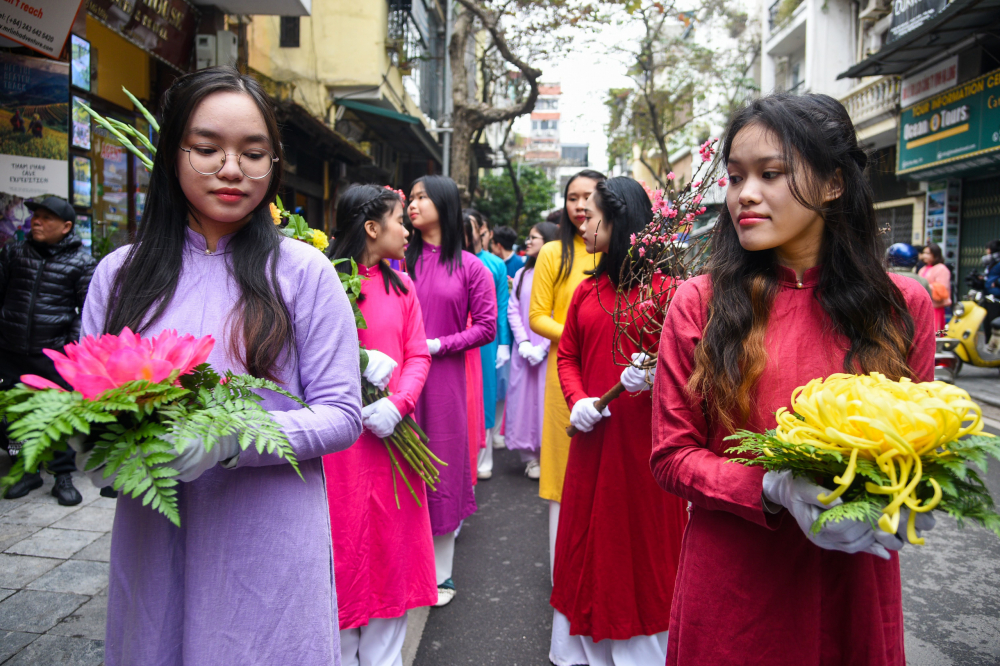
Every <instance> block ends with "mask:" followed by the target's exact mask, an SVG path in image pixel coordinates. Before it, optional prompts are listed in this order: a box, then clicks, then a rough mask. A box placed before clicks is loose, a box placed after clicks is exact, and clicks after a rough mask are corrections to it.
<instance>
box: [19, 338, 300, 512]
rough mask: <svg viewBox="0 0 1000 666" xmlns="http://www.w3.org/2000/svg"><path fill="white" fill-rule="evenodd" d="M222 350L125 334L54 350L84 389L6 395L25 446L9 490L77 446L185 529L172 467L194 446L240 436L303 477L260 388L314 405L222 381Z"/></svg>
mask: <svg viewBox="0 0 1000 666" xmlns="http://www.w3.org/2000/svg"><path fill="white" fill-rule="evenodd" d="M214 344H215V341H214V340H213V339H212V336H210V335H209V336H205V337H203V338H200V339H196V338H195V337H194V336H191V335H183V336H182V335H178V333H177V331H163V332H162V333H160V334H159V335H158V336H156V337H154V338H142V337H140V336H139V335H137V334H135V333H133V332H132V331H130V330H129V329H128V328H125V329H124V330H122V332H121V334H120V335H110V334H106V335H102V336H101V337H99V338H95V337H92V336H88V337H86V338H84V339H83V340H81V341H80V342H78V343H71V344H69V345H66V347H65V349H64V351H65V354H61V353H59V352H57V351H53V350H51V349H46V350H44V353H45V355H46V356H48V357H49V358H51V359H52V360H53V362H54V363H55V366H56V371H57V372H58V373H59V375H60V376H61V377H62V378H63V379H64V380H65V381H66V383H68V384H69V385H70V386H72V387H73V389H74V390H72V391H66V390H65V389H63V388H62V387H60V386H59V385H57V384H55V383H53V382H51V381H49V380H47V379H44V378H42V377H39V376H37V375H24V376H23V377H21V381H22V382H23V383H22V384H19V385H18V386H17V387H16V388H13V389H11V390H9V391H5V392H3V393H0V416H3V417H6V419H7V421H8V424H9V426H8V433H9V436H10V438H11V439H12V440H19V441H20V442H21V444H22V448H21V455H20V456H18V458H17V461H16V462H15V463H14V466H13V467H12V468H11V471H10V473H9V474H8V475H7V476H6V477H4V478H3V479H0V486H3V487H9V486H11V485H13V484H14V483H17V481H18V480H19V479H20V478H21V476H22V475H23V474H24V472H26V471H28V472H34V471H36V470H37V469H38V466H39V465H40V464H41V463H43V462H45V461H48V460H52V458H53V456H54V453H55V452H56V451H59V450H64V449H65V447H66V446H68V445H70V442H71V440H73V443H74V444H75V448H77V449H78V450H79V449H80V448H82V449H83V450H85V451H89V453H90V455H89V457H88V460H87V465H86V470H85V471H92V470H95V469H99V468H100V467H101V466H102V465H103V466H104V471H103V475H104V478H109V477H110V476H111V475H115V480H114V483H113V487H114V488H115V490H120V491H122V492H124V493H126V494H128V495H130V496H131V497H133V498H135V499H139V498H142V502H143V504H144V505H150V506H151V507H152V508H153V509H156V510H157V511H159V512H160V513H162V514H163V515H164V516H166V517H167V518H168V519H169V520H170V521H171V522H172V523H174V524H175V525H178V526H180V514H179V513H178V510H177V490H176V488H175V486H176V485H177V483H178V482H177V480H176V479H175V478H173V477H174V476H176V475H177V471H176V470H174V469H172V468H171V467H168V466H166V465H167V463H169V462H171V461H172V460H174V459H175V458H176V457H177V456H178V455H179V454H180V453H181V452H183V450H184V448H185V446H186V445H188V443H190V442H191V441H193V440H197V439H202V440H204V442H205V447H206V449H209V450H210V449H211V447H212V446H213V445H214V444H215V443H216V442H218V440H219V439H220V438H221V437H224V436H227V435H237V438H238V440H239V445H240V449H241V450H246V449H248V448H249V447H250V446H255V447H256V449H257V451H259V452H261V453H263V452H265V451H266V452H267V453H271V454H275V455H277V456H279V457H281V458H284V459H285V460H287V461H288V463H289V464H290V465H291V466H292V467H293V468H294V469H295V471H296V472H297V473H299V468H298V464H297V462H296V460H295V453H294V451H293V450H292V448H291V446H290V445H289V443H288V438H287V437H286V436H285V434H284V433H283V432H282V431H281V429H280V427H279V426H278V424H277V423H275V422H274V421H273V420H272V419H271V417H270V416H269V415H268V413H267V411H266V410H265V409H264V408H263V407H262V406H261V405H260V401H261V400H262V399H263V398H262V397H261V396H259V395H257V393H255V392H254V389H266V390H269V391H273V392H275V393H279V394H281V395H283V396H285V397H287V398H290V399H292V400H294V401H295V402H297V403H298V404H300V405H302V406H303V407H308V406H307V405H306V404H305V403H304V402H302V401H301V400H300V399H299V398H297V397H296V396H294V395H292V394H291V393H288V392H287V391H285V390H284V389H282V388H281V387H279V386H278V385H277V384H275V383H274V382H271V381H268V380H265V379H258V378H256V377H251V376H249V375H235V374H233V373H232V372H226V374H225V375H224V376H222V377H220V376H219V375H218V374H217V373H216V372H215V371H213V370H212V368H211V366H209V364H208V363H206V362H205V361H206V360H207V359H208V355H209V353H210V352H211V351H212V347H213V346H214ZM80 442H82V445H81V443H80ZM299 476H300V477H301V473H299Z"/></svg>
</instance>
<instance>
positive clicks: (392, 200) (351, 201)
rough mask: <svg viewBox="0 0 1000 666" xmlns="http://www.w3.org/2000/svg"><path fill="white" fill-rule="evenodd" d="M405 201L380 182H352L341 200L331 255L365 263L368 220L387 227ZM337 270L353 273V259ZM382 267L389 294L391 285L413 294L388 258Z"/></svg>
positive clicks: (379, 267) (396, 289) (399, 292)
mask: <svg viewBox="0 0 1000 666" xmlns="http://www.w3.org/2000/svg"><path fill="white" fill-rule="evenodd" d="M402 204H403V201H402V200H401V199H400V198H399V195H398V194H396V193H395V192H394V191H392V190H390V189H387V188H384V187H379V186H377V185H351V186H350V187H349V188H347V191H345V192H344V193H343V194H341V195H340V199H339V200H338V201H337V231H336V233H335V234H334V240H333V245H332V246H331V248H330V249H331V252H330V257H331V258H332V259H353V260H354V261H355V262H358V263H361V259H362V257H364V254H365V250H366V249H367V247H368V233H367V232H366V231H365V222H367V221H368V220H374V221H375V222H378V223H379V224H380V225H381V226H383V227H384V226H385V222H386V217H387V216H388V215H391V214H392V211H393V210H394V209H395V208H396V206H397V205H402ZM336 269H337V270H338V271H340V272H341V273H350V272H351V262H349V261H342V262H340V263H339V264H337V266H336ZM378 270H379V272H380V273H381V274H382V282H384V283H385V293H387V294H388V293H389V286H390V285H392V289H393V291H395V292H396V293H397V294H407V293H409V290H408V289H407V288H406V285H404V284H403V281H402V280H400V279H399V275H397V274H396V271H394V270H392V267H391V266H389V264H388V263H387V262H386V261H384V260H381V261H379V262H378ZM362 296H363V294H362ZM359 299H360V297H359Z"/></svg>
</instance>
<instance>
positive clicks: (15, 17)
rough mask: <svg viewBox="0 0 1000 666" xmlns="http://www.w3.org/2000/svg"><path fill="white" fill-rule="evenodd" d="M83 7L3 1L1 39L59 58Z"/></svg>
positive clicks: (74, 1) (69, 2)
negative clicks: (78, 12) (4, 38)
mask: <svg viewBox="0 0 1000 666" xmlns="http://www.w3.org/2000/svg"><path fill="white" fill-rule="evenodd" d="M81 4H82V2H81V1H78V0H3V2H0V36H3V37H6V38H7V39H12V40H14V41H15V42H17V43H18V44H23V45H24V46H27V47H28V48H29V49H31V50H32V51H38V52H39V53H42V54H44V55H47V56H49V57H50V58H58V57H59V55H60V54H61V53H62V50H63V45H64V44H66V37H67V36H68V35H69V30H70V28H71V27H73V19H74V18H76V13H77V11H78V10H79V9H80V5H81Z"/></svg>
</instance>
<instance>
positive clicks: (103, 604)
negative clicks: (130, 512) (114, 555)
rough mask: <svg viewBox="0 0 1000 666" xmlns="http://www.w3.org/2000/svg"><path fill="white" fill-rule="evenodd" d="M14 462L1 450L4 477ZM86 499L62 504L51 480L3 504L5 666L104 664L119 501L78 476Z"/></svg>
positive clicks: (0, 610)
mask: <svg viewBox="0 0 1000 666" xmlns="http://www.w3.org/2000/svg"><path fill="white" fill-rule="evenodd" d="M9 464H10V461H9V459H8V458H7V456H6V454H5V453H3V452H2V451H0V473H6V471H7V469H8V467H9ZM74 476H77V477H78V478H76V479H75V480H74V483H75V484H76V487H77V489H78V490H79V491H80V493H81V494H82V495H83V502H82V503H81V504H78V505H77V506H59V504H58V503H57V502H56V499H55V498H54V497H52V495H51V494H50V491H51V490H52V477H51V476H50V475H48V474H44V475H43V478H44V479H45V485H44V486H43V487H42V488H39V489H38V490H35V491H32V492H31V493H29V494H28V495H27V496H26V497H22V498H20V499H16V500H5V499H0V664H3V666H27V665H29V664H30V665H32V666H34V665H37V664H61V665H65V666H98V665H99V664H101V663H103V661H104V624H105V619H106V615H107V596H106V595H107V587H108V560H109V555H110V551H111V525H112V522H113V520H114V515H115V500H112V499H107V498H104V497H101V496H100V495H99V494H98V490H97V488H95V487H94V486H93V484H91V483H90V481H89V480H87V479H86V478H83V477H82V475H79V473H78V474H76V475H74Z"/></svg>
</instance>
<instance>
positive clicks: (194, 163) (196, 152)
mask: <svg viewBox="0 0 1000 666" xmlns="http://www.w3.org/2000/svg"><path fill="white" fill-rule="evenodd" d="M181 150H183V151H184V152H186V153H187V154H188V161H189V162H190V163H191V168H192V169H194V170H195V171H197V172H198V173H200V174H202V175H203V176H214V175H215V174H217V173H219V172H220V171H222V167H224V166H226V159H227V158H228V157H229V154H227V153H226V151H225V150H223V149H222V146H218V145H216V144H214V143H196V144H194V145H193V146H191V147H190V148H181ZM234 155H235V153H234ZM277 161H278V158H277V157H274V156H273V155H271V153H269V152H267V151H266V150H262V149H260V148H253V149H251V150H244V151H243V152H242V153H240V154H239V155H236V163H237V164H238V165H239V167H240V171H242V172H243V175H244V176H246V177H247V178H250V179H251V180H260V179H261V178H267V175H268V174H269V173H271V169H272V168H274V163H275V162H277Z"/></svg>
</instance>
